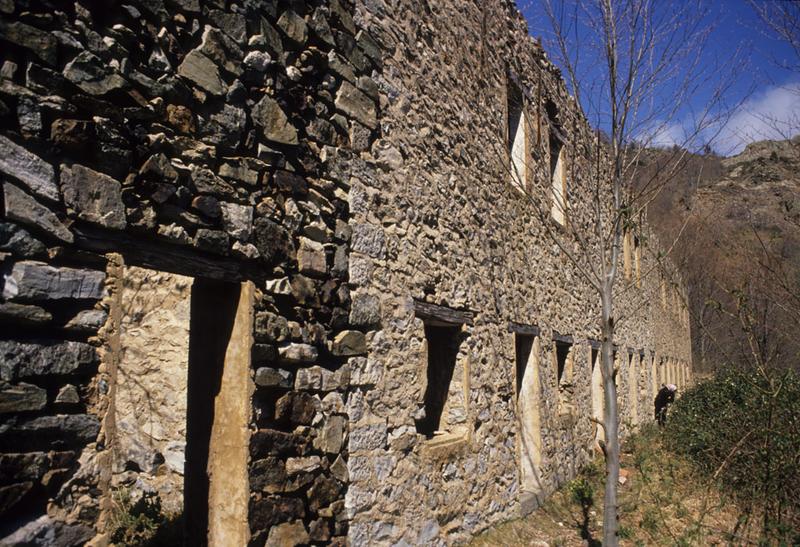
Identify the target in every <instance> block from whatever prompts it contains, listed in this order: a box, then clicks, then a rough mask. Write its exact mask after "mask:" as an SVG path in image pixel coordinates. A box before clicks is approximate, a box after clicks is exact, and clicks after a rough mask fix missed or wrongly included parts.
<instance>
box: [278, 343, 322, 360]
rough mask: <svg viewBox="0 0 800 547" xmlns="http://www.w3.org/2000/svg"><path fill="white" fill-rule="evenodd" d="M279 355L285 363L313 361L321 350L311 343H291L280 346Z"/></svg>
mask: <svg viewBox="0 0 800 547" xmlns="http://www.w3.org/2000/svg"><path fill="white" fill-rule="evenodd" d="M278 357H279V358H280V361H281V362H283V363H292V364H304V363H313V362H315V361H316V360H317V358H318V357H319V351H318V350H317V348H315V347H314V346H312V345H310V344H298V343H291V344H288V345H286V346H282V347H279V348H278Z"/></svg>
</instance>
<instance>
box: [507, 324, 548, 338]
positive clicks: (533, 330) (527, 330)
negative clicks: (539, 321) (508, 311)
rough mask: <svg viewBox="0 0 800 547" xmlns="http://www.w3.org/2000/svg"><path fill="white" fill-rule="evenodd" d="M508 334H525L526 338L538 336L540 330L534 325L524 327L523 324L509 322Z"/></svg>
mask: <svg viewBox="0 0 800 547" xmlns="http://www.w3.org/2000/svg"><path fill="white" fill-rule="evenodd" d="M508 332H513V333H514V334H526V335H528V336H539V334H540V333H541V330H540V329H539V327H537V326H536V325H526V324H524V323H517V322H516V321H509V322H508Z"/></svg>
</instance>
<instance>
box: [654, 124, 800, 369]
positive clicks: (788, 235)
mask: <svg viewBox="0 0 800 547" xmlns="http://www.w3.org/2000/svg"><path fill="white" fill-rule="evenodd" d="M687 162H688V165H687V169H686V171H685V172H684V173H683V175H682V177H681V179H680V180H676V181H673V184H672V185H671V186H670V191H668V192H667V191H665V192H662V195H660V196H659V197H658V199H657V200H655V201H654V203H652V204H651V206H650V210H649V216H650V220H651V222H652V223H653V225H654V226H655V227H656V230H657V231H658V232H659V235H660V237H661V238H662V239H664V240H668V241H671V240H672V239H673V238H674V237H675V235H676V234H677V233H678V232H679V231H680V229H681V227H682V226H683V224H684V223H686V226H685V228H684V230H683V235H682V237H681V238H680V239H679V242H678V245H677V250H676V255H677V262H679V263H680V264H681V267H682V270H683V272H684V275H685V276H686V277H687V280H688V282H689V286H690V294H691V300H692V301H691V306H692V312H693V313H692V316H693V324H692V327H693V338H694V344H695V348H694V349H695V365H696V366H699V367H701V368H705V369H710V368H713V367H714V366H716V365H719V364H725V363H741V362H745V361H746V362H748V363H751V364H752V362H753V361H755V360H762V361H764V362H770V363H780V364H788V365H791V366H795V367H797V366H798V365H799V364H800V357H799V355H798V352H800V345H798V341H797V340H796V336H795V335H794V334H795V333H793V332H792V331H794V330H796V329H795V327H794V326H795V325H796V324H797V323H798V321H800V138H798V137H796V138H795V139H793V140H790V141H762V142H757V143H753V144H750V145H748V146H747V148H746V149H745V150H744V151H743V152H742V153H741V154H739V155H737V156H733V157H730V158H719V157H715V156H692V157H691V158H690V159H688V160H687ZM743 332H747V333H749V334H751V335H752V336H751V337H750V338H752V339H749V338H748V337H747V336H742V333H743Z"/></svg>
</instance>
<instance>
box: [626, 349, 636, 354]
mask: <svg viewBox="0 0 800 547" xmlns="http://www.w3.org/2000/svg"><path fill="white" fill-rule="evenodd" d="M626 349H627V350H628V355H633V354H634V353H635V350H634V349H633V348H630V347H629V348H626Z"/></svg>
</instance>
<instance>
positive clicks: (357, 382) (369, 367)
mask: <svg viewBox="0 0 800 547" xmlns="http://www.w3.org/2000/svg"><path fill="white" fill-rule="evenodd" d="M348 365H349V368H350V384H351V385H354V386H377V385H378V384H379V383H380V381H381V379H382V378H383V365H382V364H381V362H380V361H378V360H376V359H375V358H372V357H370V358H367V357H354V358H351V359H350V360H349V361H348Z"/></svg>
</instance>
